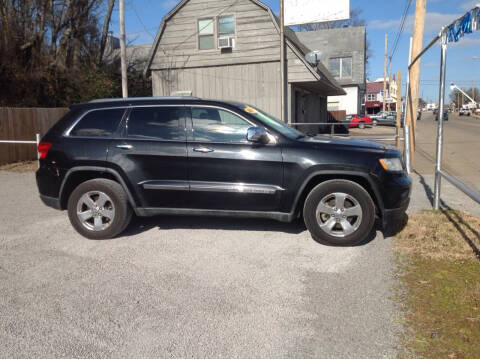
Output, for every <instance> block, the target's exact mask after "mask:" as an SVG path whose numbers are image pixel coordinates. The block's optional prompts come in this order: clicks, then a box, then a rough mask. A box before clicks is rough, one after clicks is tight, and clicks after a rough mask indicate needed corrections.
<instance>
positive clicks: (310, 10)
mask: <svg viewBox="0 0 480 359" xmlns="http://www.w3.org/2000/svg"><path fill="white" fill-rule="evenodd" d="M349 18H350V0H335V1H332V0H285V25H286V26H290V25H300V24H309V23H314V22H326V21H335V20H347V19H349Z"/></svg>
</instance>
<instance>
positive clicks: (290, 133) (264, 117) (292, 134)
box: [240, 106, 305, 139]
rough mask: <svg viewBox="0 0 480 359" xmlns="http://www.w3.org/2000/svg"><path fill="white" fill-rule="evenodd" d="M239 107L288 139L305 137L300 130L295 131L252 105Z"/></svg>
mask: <svg viewBox="0 0 480 359" xmlns="http://www.w3.org/2000/svg"><path fill="white" fill-rule="evenodd" d="M240 109H241V110H242V111H243V112H247V113H248V114H250V115H251V116H253V117H255V118H256V119H257V120H259V121H261V122H262V123H263V124H265V125H266V126H267V127H270V128H272V129H274V130H275V131H278V132H280V133H281V134H282V135H284V136H285V137H288V138H290V139H296V138H301V137H305V135H304V134H303V133H301V132H300V131H297V130H295V129H293V128H291V127H290V126H287V125H286V124H285V123H283V122H282V121H280V120H278V119H276V118H275V117H273V116H272V115H269V114H267V113H265V112H263V111H260V110H257V109H256V108H254V107H252V106H243V107H240Z"/></svg>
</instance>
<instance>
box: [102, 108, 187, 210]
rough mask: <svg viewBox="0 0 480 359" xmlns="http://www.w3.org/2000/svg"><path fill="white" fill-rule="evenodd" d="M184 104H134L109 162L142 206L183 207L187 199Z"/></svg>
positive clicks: (114, 143)
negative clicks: (139, 105)
mask: <svg viewBox="0 0 480 359" xmlns="http://www.w3.org/2000/svg"><path fill="white" fill-rule="evenodd" d="M185 131H186V130H185V107H184V106H178V105H173V106H169V105H162V106H143V107H133V108H132V109H131V110H130V112H129V114H128V115H127V118H126V120H125V125H124V126H123V130H122V133H121V134H120V135H119V136H117V138H115V139H114V140H113V141H112V144H111V146H110V148H109V153H108V161H109V162H110V163H112V164H113V165H114V166H115V167H116V168H117V169H118V171H119V172H120V173H121V174H122V175H123V176H124V177H126V179H127V181H126V182H127V183H129V184H130V186H132V187H133V189H134V192H135V193H136V194H137V196H138V197H139V198H138V200H139V201H140V206H141V207H147V208H183V207H186V206H187V201H188V190H189V188H188V169H187V143H186V133H185Z"/></svg>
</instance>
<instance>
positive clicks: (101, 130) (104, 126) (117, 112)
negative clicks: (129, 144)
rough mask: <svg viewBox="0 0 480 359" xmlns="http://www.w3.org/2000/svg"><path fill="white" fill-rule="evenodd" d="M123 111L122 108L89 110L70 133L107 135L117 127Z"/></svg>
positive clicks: (93, 135) (75, 134) (91, 135)
mask: <svg viewBox="0 0 480 359" xmlns="http://www.w3.org/2000/svg"><path fill="white" fill-rule="evenodd" d="M124 112H125V110H124V109H122V108H119V109H113V110H94V111H91V112H89V113H87V114H86V115H85V116H84V117H83V118H82V119H81V120H80V122H79V123H78V124H77V125H76V126H75V127H74V128H73V129H72V131H70V135H71V136H89V137H109V136H111V135H112V134H113V133H114V132H115V130H116V129H117V127H118V124H119V123H120V120H121V119H122V116H123V113H124Z"/></svg>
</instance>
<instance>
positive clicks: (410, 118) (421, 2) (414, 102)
mask: <svg viewBox="0 0 480 359" xmlns="http://www.w3.org/2000/svg"><path fill="white" fill-rule="evenodd" d="M426 9H427V0H417V4H416V7H415V22H414V25H413V41H412V59H415V58H416V57H417V56H418V54H419V53H420V52H421V51H422V46H423V32H424V28H425V12H426ZM421 61H422V59H421V58H419V59H418V60H417V61H416V62H415V63H414V64H413V65H412V67H411V68H410V71H409V73H410V75H409V82H410V86H409V91H408V93H407V96H408V98H409V99H408V107H407V123H411V124H412V128H411V130H410V142H411V149H412V150H411V153H410V161H411V165H412V167H414V163H415V162H414V160H415V158H414V156H415V136H416V129H417V109H418V91H419V87H420V65H421ZM409 65H410V64H409Z"/></svg>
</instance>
